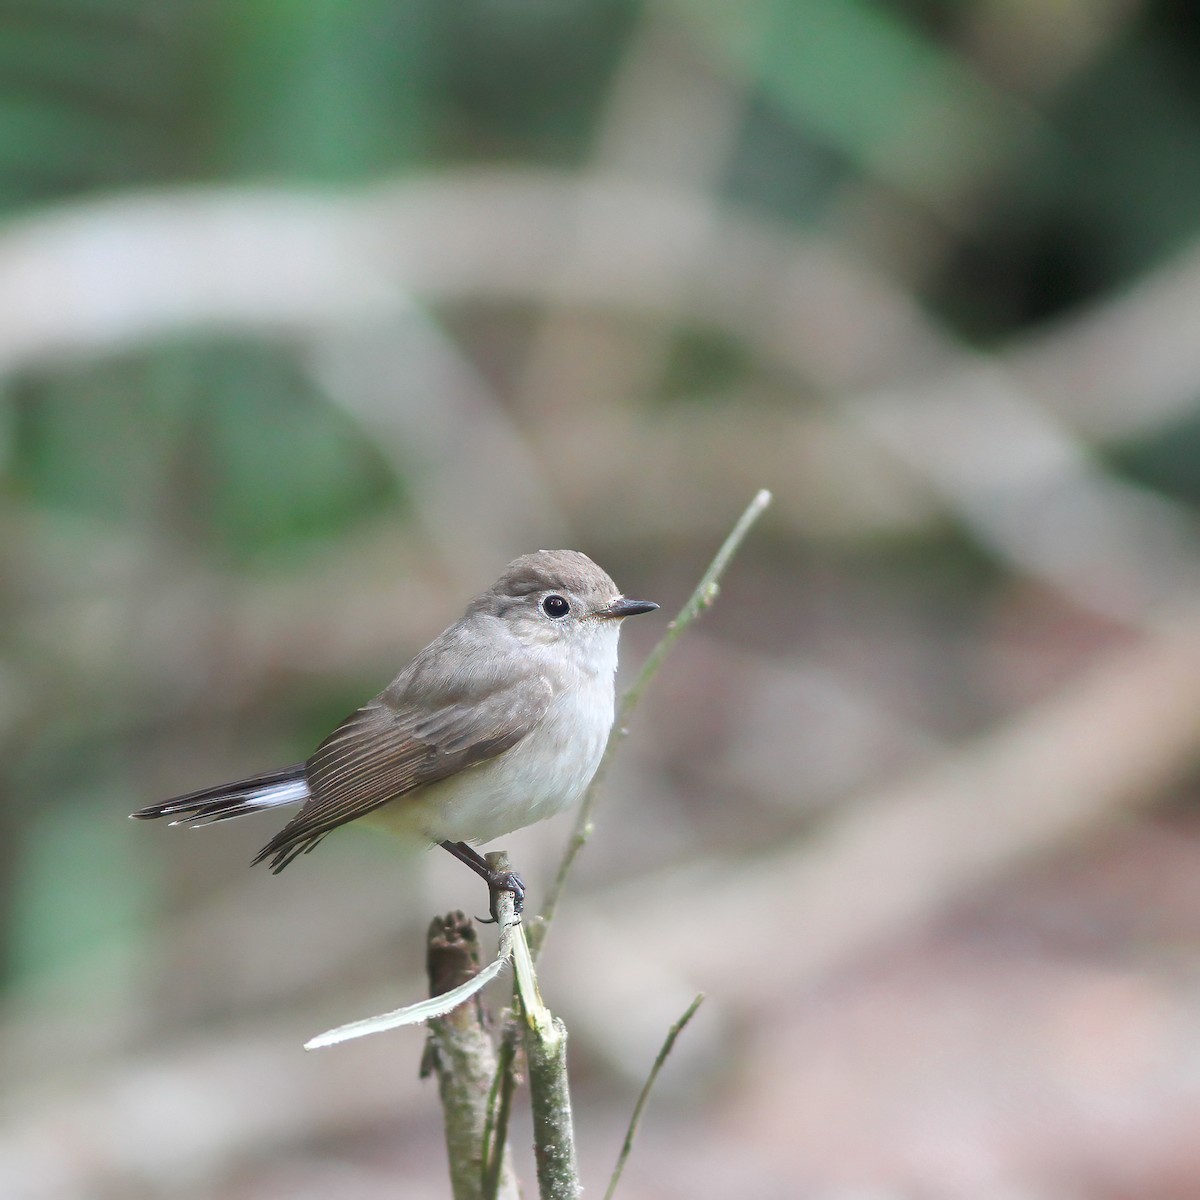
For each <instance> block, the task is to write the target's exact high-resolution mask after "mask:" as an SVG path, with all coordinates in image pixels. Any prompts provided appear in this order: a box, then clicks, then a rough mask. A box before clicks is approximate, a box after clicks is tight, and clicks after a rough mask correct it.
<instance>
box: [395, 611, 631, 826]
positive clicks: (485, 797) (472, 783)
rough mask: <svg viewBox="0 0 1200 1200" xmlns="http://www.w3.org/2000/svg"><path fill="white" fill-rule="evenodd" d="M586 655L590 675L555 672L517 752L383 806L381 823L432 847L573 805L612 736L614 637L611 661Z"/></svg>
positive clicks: (559, 668)
mask: <svg viewBox="0 0 1200 1200" xmlns="http://www.w3.org/2000/svg"><path fill="white" fill-rule="evenodd" d="M606 632H607V631H606ZM612 633H613V634H614V635H615V633H616V630H615V629H613V630H612ZM606 640H607V639H606ZM602 649H603V650H605V651H607V650H608V646H607V645H605V646H603V647H602ZM589 650H590V653H589V655H588V660H589V661H588V666H589V667H590V668H591V669H588V670H582V669H579V666H578V665H577V664H575V663H570V664H567V665H565V666H564V664H563V663H562V662H561V661H559V662H558V663H557V664H556V671H555V674H556V677H557V678H558V679H559V680H560V682H561V683H562V684H563V686H562V687H561V688H560V689H559V690H558V692H557V695H556V697H555V699H554V700H553V701H552V703H551V705H550V708H549V710H548V711H547V713H546V715H545V717H543V718H542V720H541V722H539V724H538V725H537V726H536V727H535V728H534V729H532V730H531V731H530V732H529V733H528V734H526V736H525V737H524V738H522V739H521V741H519V742H518V743H517V744H516V745H515V746H513V747H512V748H511V749H510V750H506V751H504V753H503V754H500V755H499V756H497V757H496V758H493V759H488V760H487V761H486V762H482V763H479V764H478V765H476V766H473V767H469V768H467V770H465V771H462V772H460V773H459V774H457V775H454V776H452V777H451V778H449V779H445V780H442V781H441V782H440V783H436V784H431V785H430V786H428V787H426V788H422V789H421V790H420V791H419V792H416V793H412V794H410V795H408V796H405V797H403V798H402V800H400V801H399V802H398V803H397V804H394V805H388V806H386V807H385V808H384V809H382V810H380V811H379V813H378V815H377V818H382V820H379V823H381V824H382V823H386V824H388V825H390V826H392V827H393V828H394V829H398V830H399V831H401V832H406V833H410V834H416V835H418V836H424V837H427V838H429V839H430V840H431V841H442V840H447V841H454V842H457V841H463V842H489V841H491V840H492V839H493V838H498V837H503V836H504V835H505V834H506V833H512V831H513V830H514V829H522V828H524V826H526V825H532V824H533V823H534V822H535V821H542V820H545V819H546V818H547V817H552V816H554V815H555V814H556V813H558V812H561V811H562V810H563V809H564V808H567V807H568V806H570V805H572V804H574V803H575V802H576V801H577V800H579V799H580V798H581V797H582V795H583V793H584V791H585V790H586V788H587V786H588V784H589V783H591V781H592V776H593V775H595V773H596V768H597V767H598V766H599V765H600V759H601V757H602V755H603V754H604V747H605V745H606V744H607V742H608V735H609V731H610V730H611V729H612V723H613V703H614V700H613V675H614V673H615V669H616V637H615V636H613V637H612V638H611V654H609V653H604V654H601V655H599V656H597V654H596V650H597V647H596V646H594V645H593V646H592V647H590V648H589ZM596 666H599V668H600V669H599V670H596V669H595V667H596Z"/></svg>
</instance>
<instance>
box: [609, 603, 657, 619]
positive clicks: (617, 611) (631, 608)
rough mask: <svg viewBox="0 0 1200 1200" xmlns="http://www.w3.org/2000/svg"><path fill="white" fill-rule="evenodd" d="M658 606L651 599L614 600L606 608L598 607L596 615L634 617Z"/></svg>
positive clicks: (651, 610)
mask: <svg viewBox="0 0 1200 1200" xmlns="http://www.w3.org/2000/svg"><path fill="white" fill-rule="evenodd" d="M657 607H658V605H657V604H655V603H654V601H653V600H624V599H622V600H614V601H613V602H612V603H611V604H610V605H609V606H608V607H607V608H602V609H600V610H599V611H598V612H597V613H596V616H598V617H636V616H637V615H638V613H648V612H653V611H654V610H655V609H656V608H657Z"/></svg>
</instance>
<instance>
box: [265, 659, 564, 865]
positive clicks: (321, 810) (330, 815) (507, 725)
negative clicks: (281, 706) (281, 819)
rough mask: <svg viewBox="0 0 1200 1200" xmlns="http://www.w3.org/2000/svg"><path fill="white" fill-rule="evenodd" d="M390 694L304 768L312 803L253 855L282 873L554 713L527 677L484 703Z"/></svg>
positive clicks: (539, 685)
mask: <svg viewBox="0 0 1200 1200" xmlns="http://www.w3.org/2000/svg"><path fill="white" fill-rule="evenodd" d="M391 693H392V689H390V688H389V689H388V692H385V693H384V694H383V696H381V697H379V698H377V699H375V700H372V701H371V703H370V704H367V705H364V706H363V707H362V708H360V709H358V710H357V711H356V712H354V713H351V714H350V716H349V717H347V718H346V720H345V721H343V722H342V723H341V724H340V725H339V726H338V727H337V728H336V729H335V730H334V731H333V732H332V733H331V734H330V735H329V736H328V737H327V738H326V739H325V740H324V741H323V742H322V743H321V744H320V746H318V747H317V750H316V752H315V753H314V754H313V756H312V757H311V758H310V759H309V760H308V762H307V763H306V764H305V776H306V778H307V780H308V786H309V790H310V791H311V793H312V798H311V799H310V800H309V801H307V803H306V804H305V805H304V807H303V808H302V809H301V810H300V811H299V812H298V813H297V814H296V816H295V817H293V818H292V820H291V821H289V822H288V823H287V824H286V825H285V826H284V827H283V828H282V829H281V830H280V831H279V832H278V833H277V834H276V835H275V836H274V837H273V838H272V839H271V840H270V841H269V842H268V843H267V844H266V845H265V846H264V847H263V848H262V849H261V850H260V851H259V852H258V854H257V855H256V856H255V859H254V861H255V862H256V863H259V862H262V861H263V860H264V859H266V858H269V859H270V860H271V869H272V870H273V871H274V872H276V873H278V872H279V871H282V870H283V868H284V867H286V866H287V865H288V863H290V862H291V861H292V859H293V858H295V857H296V856H297V855H298V854H303V853H307V852H308V851H309V850H311V849H312V848H313V847H314V846H315V845H316V844H317V843H318V842H319V841H320V840H321V838H323V837H324V836H325V835H326V834H327V833H328V832H329V831H330V830H331V829H335V828H336V827H337V826H339V825H344V824H346V822H348V821H353V820H356V819H357V818H358V817H361V816H364V815H365V814H366V813H369V812H371V811H372V809H376V808H379V807H381V806H382V805H384V804H387V803H389V802H391V801H392V800H395V799H397V798H398V797H400V796H403V795H405V794H406V793H408V792H411V791H413V789H415V788H418V787H421V786H423V785H424V784H428V783H434V782H436V781H437V780H439V779H445V778H447V777H448V776H450V775H454V774H456V773H457V772H459V771H462V770H464V769H465V768H466V767H470V766H472V765H474V764H475V763H478V762H483V761H484V760H485V759H489V758H493V757H495V755H497V754H501V753H503V752H504V751H505V750H507V749H509V748H510V747H511V746H515V745H516V744H517V742H519V741H520V740H521V739H522V738H523V737H524V736H525V735H526V734H527V733H528V732H529V731H530V730H531V729H532V728H533V727H534V726H535V725H536V724H537V723H538V721H540V720H541V718H542V716H543V715H544V713H545V711H546V709H547V708H548V707H549V704H550V699H551V691H550V687H549V685H548V684H547V683H546V682H545V681H544V680H543V679H542V678H541V677H540V676H537V675H532V674H530V675H526V676H525V677H523V678H520V679H518V680H516V681H514V682H513V683H512V684H511V685H510V686H508V687H505V688H504V689H502V690H500V691H491V692H489V693H487V694H486V695H485V696H483V697H482V698H480V697H476V696H472V695H470V694H468V695H465V696H464V695H463V692H462V688H461V686H456V687H455V688H454V689H453V692H451V693H450V694H449V695H446V696H445V697H444V698H445V699H447V700H449V699H450V696H451V695H452V696H453V697H454V700H453V701H452V702H449V703H444V704H441V705H436V706H429V705H428V704H426V705H423V706H421V707H416V706H413V705H412V704H409V703H405V700H404V696H403V694H401V695H400V696H398V697H397V698H396V700H395V701H391V700H390V695H391Z"/></svg>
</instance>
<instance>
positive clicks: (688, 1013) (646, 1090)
mask: <svg viewBox="0 0 1200 1200" xmlns="http://www.w3.org/2000/svg"><path fill="white" fill-rule="evenodd" d="M703 1001H704V993H703V992H700V993H699V994H698V995H697V996H696V998H695V1000H693V1001H692V1002H691V1004H689V1005H688V1006H687V1009H686V1010H685V1011H684V1014H683V1016H681V1017H680V1018H679V1020H678V1021H676V1022H675V1024H674V1025H672V1026H671V1028H670V1030H669V1031H668V1033H667V1036H666V1038H665V1039H664V1041H663V1044H662V1049H661V1050H659V1052H658V1057H657V1058H656V1059H655V1060H654V1066H652V1067H651V1068H650V1074H649V1075H648V1076H646V1082H645V1083H644V1084H643V1085H642V1090H641V1094H640V1095H639V1096H638V1098H637V1103H636V1104H635V1105H634V1106H633V1115H632V1116H631V1117H630V1118H629V1128H628V1129H627V1130H626V1131H625V1141H624V1143H623V1144H622V1146H621V1153H620V1154H618V1155H617V1165H616V1166H615V1167H613V1173H612V1178H611V1179H609V1181H608V1190H607V1191H605V1193H604V1200H612V1197H613V1193H614V1192H615V1191H616V1190H617V1184H618V1183H620V1181H621V1172H622V1171H624V1170H625V1162H626V1160H627V1159H628V1158H629V1152H630V1150H632V1149H633V1139H634V1138H635V1137H636V1136H637V1130H638V1123H639V1122H640V1121H641V1119H642V1109H644V1108H645V1107H646V1101H647V1100H648V1099H649V1098H650V1089H651V1088H653V1087H654V1081H655V1080H656V1079H657V1078H658V1073H659V1071H661V1070H662V1065H663V1063H665V1062H666V1061H667V1055H668V1054H670V1053H671V1050H672V1048H673V1047H674V1045H675V1039H676V1038H677V1037H678V1036H679V1035H680V1034H681V1033H682V1032H683V1030H684V1027H685V1026H686V1025H687V1023H688V1022H689V1021H690V1020H691V1019H692V1018H693V1017H694V1016H695V1015H696V1010H697V1009H698V1008H699V1007H700V1005H701V1004H702V1003H703Z"/></svg>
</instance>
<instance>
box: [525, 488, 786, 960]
mask: <svg viewBox="0 0 1200 1200" xmlns="http://www.w3.org/2000/svg"><path fill="white" fill-rule="evenodd" d="M770 503H771V493H770V492H769V491H767V490H766V488H760V489H759V491H758V494H757V495H756V496H755V497H754V499H753V500H751V501H750V503H749V505H748V506H747V508H746V510H745V512H743V513H742V515H741V516H740V517H739V518H738V522H737V524H736V525H734V527H733V529H732V531H731V532H730V534H729V536H728V537H727V538H726V539H725V541H724V542H723V543H722V545H721V548H720V549H719V550H718V551H717V553H716V557H715V558H714V559H713V560H712V562H711V563H709V566H708V570H707V571H705V572H704V574H703V576H701V579H700V582H699V583H698V584H697V585H696V588H695V591H693V592H692V594H691V596H690V597H689V598H688V600H687V603H686V604H684V606H683V607H682V608H681V609H680V610H679V614H678V616H676V617H675V619H674V620H673V621H672V622H671V623H670V625H668V626H667V632H666V633H665V634H663V636H662V638H661V639H660V640H659V643H658V645H657V646H655V647H654V649H653V650H652V651H651V652H650V655H649V657H648V658H647V659H646V662H645V664H644V665H643V667H642V669H641V672H640V673H639V675H638V677H637V679H635V680H634V682H633V686H632V687H630V688H629V690H628V691H627V692H626V693H625V695H624V696H623V697H622V699H621V704H620V707H619V709H618V710H617V719H616V721H615V723H614V724H613V729H612V733H611V734H610V735H609V738H608V745H607V746H606V747H605V749H604V757H603V758H602V759H601V760H600V767H599V769H598V770H597V771H596V774H595V777H594V778H593V779H592V782H591V785H590V786H589V787H588V790H587V793H586V794H585V795H584V797H583V802H582V803H581V804H580V806H579V813H578V815H577V816H576V818H575V826H574V828H573V829H572V830H571V836H570V838H569V839H568V841H567V845H566V849H565V850H564V851H563V856H562V861H561V862H560V863H559V866H558V873H557V874H556V875H555V877H554V882H553V883H552V884H551V885H550V890H549V891H548V892H547V894H546V900H545V903H544V904H543V906H542V911H541V914H540V916H539V917H538V918H537V921H536V922H535V923H534V925H533V928H532V930H531V931H530V935H529V936H530V941H531V942H532V945H533V956H534V958H535V960H536V958H537V956H538V954H539V953H540V952H541V948H542V944H543V942H544V941H545V940H546V931H547V930H548V929H549V927H550V922H551V921H552V920H553V919H554V914H555V911H556V910H557V908H558V903H559V901H560V900H561V899H562V894H563V889H564V888H565V887H566V882H567V877H568V876H569V875H570V873H571V868H572V866H574V863H575V859H576V857H577V856H578V854H579V851H580V850H582V849H583V847H584V845H585V844H586V843H587V840H588V838H589V837H590V836H591V832H592V810H593V809H594V808H595V806H596V797H597V796H598V795H599V790H600V785H601V783H602V782H603V780H604V776H605V775H606V773H607V771H608V766H609V764H610V763H611V762H612V759H613V755H614V754H615V753H616V750H617V747H618V746H619V745H620V744H621V742H622V741H623V740H624V738H625V735H626V734H627V733H628V727H627V726H628V721H629V719H630V717H632V715H633V712H634V709H636V708H637V706H638V703H639V702H640V700H641V698H642V696H643V695H644V694H645V691H646V688H647V687H648V686H649V685H650V682H651V680H653V679H654V677H655V676H656V675H657V674H658V672H659V668H660V667H661V666H662V664H663V662H664V660H665V659H666V657H667V654H668V653H669V651H670V649H671V647H672V646H673V645H674V644H675V642H676V640H677V639H678V638H679V636H680V634H682V633H683V631H684V630H685V629H686V628H687V627H688V626H689V625H690V624H691V623H692V622H693V621H694V620H696V618H697V617H698V616H700V614H701V613H702V612H703V611H704V610H705V609H706V608H708V607H709V606H710V605H711V604H712V603H713V601H714V600H716V598H717V595H718V593H719V591H720V579H721V576H722V575H723V574H724V573H725V570H726V568H727V567H728V566H729V564H730V562H731V561H732V559H733V556H734V555H735V554H736V553H737V552H738V550H739V549H740V548H741V545H742V542H743V541H745V538H746V535H747V534H748V533H749V532H750V529H751V527H752V526H753V525H754V523H755V521H757V520H758V518H759V517H760V516H761V515H762V514H763V512H764V511H765V510H766V508H767V506H768V505H769V504H770Z"/></svg>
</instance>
